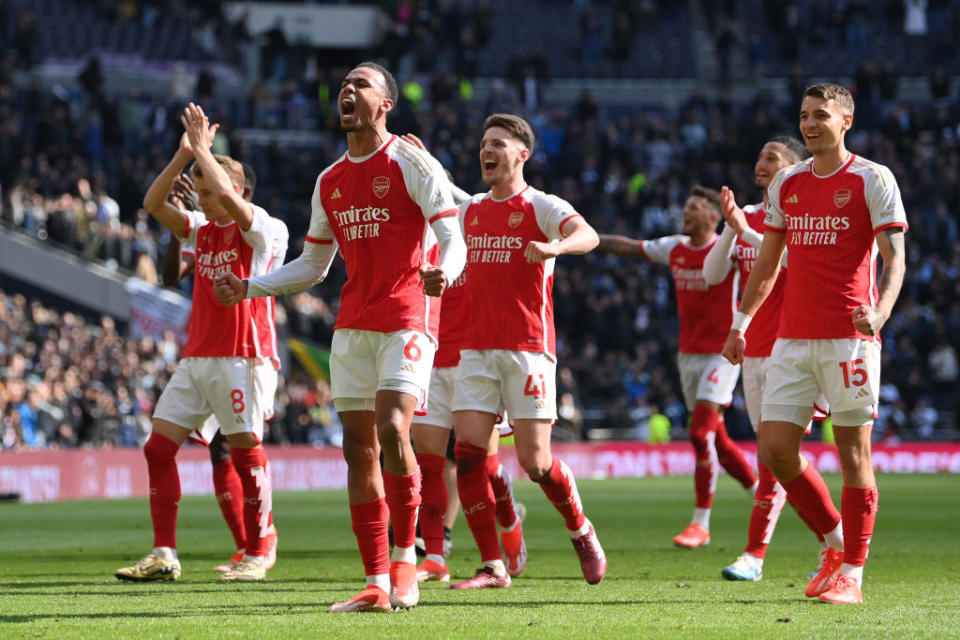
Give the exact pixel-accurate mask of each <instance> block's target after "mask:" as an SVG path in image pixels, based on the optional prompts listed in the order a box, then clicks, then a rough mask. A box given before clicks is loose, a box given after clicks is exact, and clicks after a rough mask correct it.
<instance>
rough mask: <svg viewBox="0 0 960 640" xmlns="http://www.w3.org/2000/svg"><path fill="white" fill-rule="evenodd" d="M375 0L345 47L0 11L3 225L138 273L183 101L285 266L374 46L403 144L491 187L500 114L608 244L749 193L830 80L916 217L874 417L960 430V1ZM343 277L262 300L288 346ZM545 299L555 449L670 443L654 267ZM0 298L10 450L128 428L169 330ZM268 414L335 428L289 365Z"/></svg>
mask: <svg viewBox="0 0 960 640" xmlns="http://www.w3.org/2000/svg"><path fill="white" fill-rule="evenodd" d="M227 4H229V3H227ZM240 4H243V3H240ZM314 4H321V3H308V5H314ZM337 4H344V5H348V6H357V5H360V4H361V3H356V2H351V3H337ZM377 6H378V7H380V13H379V15H380V16H381V18H382V25H381V32H382V37H381V38H379V39H378V41H377V42H376V43H375V44H374V45H373V46H371V47H366V48H361V49H359V50H357V49H353V50H350V49H334V48H327V47H322V46H316V45H314V44H311V43H309V42H305V41H304V40H303V39H298V38H296V37H295V36H292V35H291V32H290V30H289V29H288V28H286V26H285V25H284V23H283V21H282V19H278V20H276V22H275V23H273V24H272V26H270V27H269V28H266V29H263V30H261V31H259V32H257V33H254V32H253V30H252V28H251V24H250V13H249V9H248V10H246V11H245V10H244V8H243V6H240V8H239V9H236V10H231V11H228V10H227V9H228V7H227V5H225V4H222V3H220V2H215V1H213V0H208V1H206V2H189V3H188V2H186V1H185V0H153V1H150V2H129V1H122V0H97V1H94V2H88V3H74V2H67V1H66V0H0V56H2V57H0V189H2V199H0V203H2V204H0V218H2V220H3V224H4V225H5V226H4V230H3V233H17V234H27V235H29V236H31V237H33V238H35V239H37V240H40V241H43V242H46V243H49V245H50V246H51V247H56V248H57V250H69V251H72V252H75V253H77V254H78V255H81V256H83V257H84V258H85V259H87V260H90V261H91V262H93V263H98V264H102V265H105V266H107V267H108V268H110V269H114V270H116V271H118V272H120V273H123V274H135V275H136V276H138V277H140V278H141V279H143V280H146V281H148V282H151V283H157V282H158V276H157V274H158V270H159V261H160V260H161V259H162V256H163V251H164V249H165V247H166V243H167V242H168V236H167V234H166V232H165V231H163V230H161V229H160V228H159V227H158V226H157V225H156V224H155V223H154V221H152V220H151V219H150V218H149V216H148V215H147V214H146V212H145V211H143V210H142V208H141V200H142V197H143V194H144V192H145V190H146V188H147V186H148V185H149V184H150V182H151V181H152V179H153V177H154V176H155V175H156V174H157V173H158V172H159V171H160V170H161V169H162V167H163V166H164V165H165V163H166V161H167V160H168V159H169V156H170V155H171V154H172V152H173V151H174V150H175V148H176V144H177V141H178V139H179V137H180V134H181V132H182V127H181V125H180V123H179V114H180V112H181V110H182V107H183V106H184V104H185V103H186V102H187V101H190V100H196V101H198V102H200V103H201V104H202V105H203V106H204V108H205V109H206V110H207V111H208V112H209V113H211V114H212V120H214V121H216V122H219V123H220V124H221V129H220V135H218V137H217V141H216V143H215V145H216V149H215V150H216V151H218V152H221V153H228V154H230V155H232V156H233V157H235V158H237V159H238V160H241V161H245V162H248V163H250V164H251V165H252V166H253V168H254V169H255V171H256V172H257V174H258V187H257V192H256V195H255V198H254V199H255V201H256V202H257V203H259V204H261V205H262V206H264V207H265V208H266V209H267V210H268V211H270V212H271V213H272V214H273V215H275V216H277V217H279V218H281V219H283V220H284V221H285V222H286V223H287V224H288V226H289V228H290V231H291V241H292V242H291V245H292V246H291V249H290V253H289V254H288V259H291V258H293V257H295V256H296V255H298V254H299V252H300V249H301V247H302V239H303V237H304V235H305V232H306V227H307V223H308V221H309V215H310V210H309V200H310V195H311V192H312V189H313V185H314V181H315V179H316V175H317V173H318V172H319V171H320V170H321V169H322V168H323V167H325V166H326V165H327V164H329V163H330V162H332V161H333V160H334V159H336V157H337V156H338V155H339V154H341V153H342V152H343V151H344V150H345V143H344V140H343V136H342V134H340V133H339V132H338V130H337V124H336V94H337V92H338V90H339V84H340V80H341V78H342V77H343V75H345V73H346V72H347V71H348V70H349V69H350V68H351V66H352V65H353V64H355V63H356V62H359V61H360V60H362V59H375V60H378V61H381V62H383V63H384V64H385V66H387V67H388V68H390V69H391V70H393V71H394V72H395V74H396V76H397V78H398V80H399V81H400V85H401V93H402V97H401V100H400V102H399V104H398V105H397V108H396V109H395V113H394V114H393V115H392V116H391V119H390V121H389V126H390V129H391V131H393V132H395V133H405V132H412V133H415V134H417V135H419V136H420V137H421V138H422V139H423V140H424V141H425V143H426V144H427V146H428V148H429V149H430V150H431V152H432V153H433V154H434V155H436V157H437V158H438V159H439V160H440V161H441V163H442V164H443V165H444V166H445V167H446V168H448V169H449V170H450V171H451V172H452V174H453V176H454V179H455V182H456V183H457V184H458V185H460V186H461V187H463V188H464V189H466V190H468V191H471V192H476V191H481V190H483V189H484V187H483V185H482V183H481V182H480V181H479V171H478V166H477V165H478V162H477V152H478V148H479V136H480V131H479V125H480V124H481V123H482V121H483V118H484V117H485V115H487V114H488V113H491V112H495V111H502V112H512V113H517V114H521V115H523V116H524V117H526V118H527V119H528V120H529V121H530V122H531V124H532V125H533V128H534V130H535V132H536V134H537V144H536V149H535V153H534V155H533V158H532V160H531V161H530V162H529V163H528V165H527V169H526V176H527V179H528V181H529V182H530V183H531V184H533V185H535V186H537V187H538V188H541V189H544V190H546V191H548V192H552V193H556V194H557V195H559V196H561V197H563V198H565V199H567V200H568V201H570V202H571V203H573V205H574V206H575V207H576V208H577V210H578V211H580V212H582V213H583V214H584V215H585V216H586V217H587V219H588V220H589V221H590V222H591V224H593V226H594V227H595V228H597V229H598V230H599V231H601V232H608V233H623V234H627V235H631V236H634V237H639V238H651V237H657V236H661V235H667V234H671V233H675V232H677V230H678V229H679V226H680V217H681V216H680V209H681V206H682V203H683V201H684V200H685V198H686V195H687V193H688V191H689V188H690V187H691V186H692V185H694V184H704V185H707V186H711V187H714V188H719V187H720V186H722V185H729V186H730V187H731V188H732V189H733V190H734V192H735V194H736V195H737V199H738V202H740V204H746V203H749V202H758V201H759V200H760V199H761V198H762V193H760V192H759V191H758V189H757V188H756V187H755V186H754V185H753V164H754V161H755V158H756V155H757V153H758V151H759V150H760V148H761V147H762V145H763V143H764V142H765V141H766V140H767V139H769V138H770V137H772V136H775V135H783V134H793V135H797V134H796V131H797V127H796V121H797V118H796V111H797V107H798V104H799V99H800V96H801V95H802V90H803V88H804V86H806V85H807V84H809V83H810V82H811V81H812V80H814V79H816V80H823V79H825V80H835V81H838V82H841V83H842V84H845V85H846V86H848V87H850V88H851V89H852V90H853V91H854V93H855V97H856V119H855V122H854V128H853V130H852V131H851V133H850V134H849V135H848V137H847V146H848V148H850V149H851V150H852V151H854V152H855V153H857V154H860V155H863V156H865V157H868V158H870V159H872V160H875V161H877V162H880V163H882V164H885V165H887V166H889V167H890V168H891V169H892V171H893V173H894V175H895V176H896V178H897V180H898V183H899V185H900V188H901V192H902V196H903V201H904V204H905V207H906V210H907V216H908V219H909V222H910V225H911V226H910V231H909V233H908V234H907V247H908V264H907V278H906V282H905V284H904V288H903V292H902V294H901V297H900V302H899V304H898V306H897V307H896V309H895V313H894V315H893V317H892V318H891V319H890V321H889V322H888V323H887V325H886V327H885V328H884V331H883V339H884V343H883V345H884V346H883V354H884V355H883V357H884V363H883V386H882V390H881V396H882V405H881V407H880V418H879V420H878V423H877V427H876V429H875V432H876V434H877V437H878V438H885V439H905V440H913V439H932V438H939V439H957V438H958V437H960V430H958V425H957V415H958V414H957V411H958V393H957V391H958V390H960V384H958V383H960V364H958V355H957V353H958V349H960V279H958V270H960V238H958V219H960V106H958V100H957V97H956V96H957V87H956V83H957V80H958V78H957V77H955V76H954V75H952V74H953V73H955V71H956V69H958V68H960V53H958V44H957V43H958V42H960V2H957V1H956V0H952V1H947V0H940V1H937V0H874V1H872V2H867V1H865V0H836V1H830V2H827V1H824V0H796V1H788V2H763V1H762V0H720V1H716V2H713V1H710V0H703V1H693V0H691V1H689V2H657V1H655V0H636V1H630V0H565V1H554V2H551V1H548V0H395V1H391V2H381V3H378V5H377ZM49 15H57V16H61V17H62V18H61V19H58V20H47V19H45V18H44V17H45V16H49ZM144 69H149V70H150V72H149V73H145V72H144V71H143V70H144ZM2 260H3V258H2V257H0V267H2ZM344 277H345V276H344V273H343V264H342V262H339V261H338V262H336V263H335V265H334V268H333V270H332V271H331V274H330V276H329V277H328V279H327V281H325V282H324V283H322V284H321V285H319V286H318V287H315V288H314V289H313V290H311V291H310V292H308V293H302V294H298V295H296V296H288V297H286V298H284V299H282V300H281V302H282V305H281V306H280V307H278V309H279V316H280V321H281V325H282V329H281V331H282V332H283V335H286V336H306V337H308V338H309V339H311V340H313V341H315V342H317V343H320V344H329V339H330V336H331V334H332V327H333V322H334V319H335V317H336V312H337V307H338V294H339V289H340V286H341V285H342V283H343V281H344ZM554 287H555V288H554V300H555V305H556V320H557V329H558V348H559V362H560V370H559V374H558V391H559V394H558V402H559V411H560V416H561V419H560V424H559V427H558V429H557V432H556V433H557V435H558V437H568V438H571V439H579V438H593V439H598V438H606V437H618V438H645V437H646V435H647V433H648V432H649V427H650V423H651V421H654V422H657V423H661V424H662V423H663V421H664V420H665V419H666V420H669V423H670V425H671V426H672V428H673V429H674V431H675V435H678V434H679V433H680V432H681V431H682V430H683V429H684V426H685V424H686V411H685V409H684V407H683V405H682V401H681V397H680V392H679V380H678V376H677V372H676V366H675V352H676V346H677V327H678V322H677V317H676V306H675V300H674V295H673V291H672V284H671V280H670V275H669V272H668V271H667V270H666V269H665V268H661V267H659V266H654V265H649V264H647V263H644V262H642V261H632V260H622V259H617V258H614V257H610V256H605V255H602V254H598V253H592V254H589V255H587V256H586V257H575V258H569V257H568V258H562V259H561V260H559V261H558V265H557V270H556V277H555V285H554ZM0 288H2V289H3V292H2V293H0V337H2V339H0V414H2V420H3V423H2V427H0V435H2V437H3V440H2V443H3V445H2V446H3V448H5V449H11V448H22V447H66V446H77V445H82V446H134V445H138V444H142V442H143V440H144V439H145V436H146V434H147V432H148V430H149V416H150V413H151V410H152V406H153V403H154V402H155V400H156V398H157V396H158V395H159V391H160V390H162V388H163V385H164V384H165V381H166V379H167V378H168V376H169V375H170V373H171V371H172V367H173V366H174V364H175V362H176V360H177V358H178V349H177V345H176V343H175V342H174V340H173V339H172V336H170V335H167V336H158V337H156V338H149V337H145V338H141V339H133V338H131V337H129V332H128V331H127V329H126V327H124V326H122V325H119V326H118V323H116V322H115V321H114V320H112V319H111V318H109V317H100V316H99V314H97V313H96V312H95V310H90V309H82V308H81V309H78V308H74V307H72V306H70V305H64V304H62V301H59V300H58V299H57V298H56V295H55V292H49V295H44V296H43V297H42V299H40V298H38V297H37V296H36V295H35V292H34V291H32V290H27V289H24V290H23V291H21V290H20V287H19V286H18V283H17V282H16V281H14V280H12V279H11V278H9V277H7V276H6V275H5V274H4V273H3V269H2V268H0ZM180 288H181V289H182V290H183V291H184V292H189V283H184V284H182V285H181V286H180ZM277 413H278V415H277V418H276V419H275V420H274V422H273V424H272V425H271V429H270V436H269V441H272V442H279V443H286V442H294V443H304V442H309V443H314V444H327V443H333V444H336V443H338V442H339V437H340V436H339V433H340V426H339V421H338V420H337V417H336V413H335V412H334V411H333V410H332V405H331V403H330V397H329V388H328V387H327V386H326V384H325V383H323V382H314V381H313V380H311V379H310V378H309V377H307V376H306V375H305V373H304V372H303V371H300V370H299V369H297V368H296V367H294V366H292V365H291V363H290V359H289V358H287V362H286V363H285V369H284V376H283V382H282V384H281V388H280V392H279V394H278V399H277ZM727 418H728V425H729V427H730V430H731V432H732V433H733V434H734V435H735V437H736V436H739V437H750V429H749V425H748V424H747V422H746V417H745V413H744V411H743V407H742V400H741V399H740V397H739V395H738V397H737V399H736V401H735V403H734V406H733V407H732V408H731V409H730V411H728V416H727Z"/></svg>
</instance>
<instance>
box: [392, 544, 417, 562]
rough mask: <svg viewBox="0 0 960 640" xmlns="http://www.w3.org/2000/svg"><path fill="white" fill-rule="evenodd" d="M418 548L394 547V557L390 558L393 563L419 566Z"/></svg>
mask: <svg viewBox="0 0 960 640" xmlns="http://www.w3.org/2000/svg"><path fill="white" fill-rule="evenodd" d="M415 548H416V547H415V546H413V547H394V548H393V555H392V556H391V557H390V560H391V561H392V562H406V563H407V564H417V552H416V551H414V549H415Z"/></svg>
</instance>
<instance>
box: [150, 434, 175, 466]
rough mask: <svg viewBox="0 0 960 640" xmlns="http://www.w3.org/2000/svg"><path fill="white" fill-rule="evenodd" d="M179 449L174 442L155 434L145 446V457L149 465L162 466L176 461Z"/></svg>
mask: <svg viewBox="0 0 960 640" xmlns="http://www.w3.org/2000/svg"><path fill="white" fill-rule="evenodd" d="M178 449H179V447H178V446H177V445H176V443H175V442H174V441H173V440H171V439H169V438H167V437H164V436H161V435H159V434H156V433H154V434H151V435H150V438H149V439H148V440H147V442H146V444H144V445H143V456H144V457H145V458H146V459H147V463H148V464H162V463H166V462H169V461H171V460H174V459H175V458H176V456H177V450H178Z"/></svg>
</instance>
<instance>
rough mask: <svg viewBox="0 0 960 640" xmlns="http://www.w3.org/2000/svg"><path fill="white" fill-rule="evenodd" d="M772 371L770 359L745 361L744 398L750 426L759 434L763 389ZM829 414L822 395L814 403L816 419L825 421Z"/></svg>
mask: <svg viewBox="0 0 960 640" xmlns="http://www.w3.org/2000/svg"><path fill="white" fill-rule="evenodd" d="M769 369H770V358H769V357H767V358H744V359H743V398H744V401H745V402H746V405H747V415H748V416H749V417H750V426H752V427H753V432H754V433H756V432H757V426H758V425H759V424H760V406H761V404H762V403H763V388H764V387H765V386H766V378H767V371H769ZM828 413H829V409H828V404H827V399H826V397H825V396H824V395H823V394H822V393H821V394H820V397H818V398H817V401H816V402H815V403H814V417H816V418H817V419H823V418H826V417H827V414H828ZM812 427H813V423H812V422H807V429H806V432H807V433H810V431H811V430H812Z"/></svg>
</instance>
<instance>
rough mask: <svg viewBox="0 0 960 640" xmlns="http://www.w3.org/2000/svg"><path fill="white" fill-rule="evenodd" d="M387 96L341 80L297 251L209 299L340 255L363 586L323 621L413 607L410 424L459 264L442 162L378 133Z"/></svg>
mask: <svg viewBox="0 0 960 640" xmlns="http://www.w3.org/2000/svg"><path fill="white" fill-rule="evenodd" d="M397 97H398V90H397V83H396V80H395V79H394V78H393V76H392V75H391V74H390V72H389V71H387V70H386V69H384V68H383V67H381V66H380V65H378V64H376V63H372V62H364V63H361V64H359V65H357V66H356V67H355V68H354V69H352V70H351V71H350V72H349V73H348V74H347V76H346V77H345V78H344V80H343V82H342V85H341V90H340V95H339V98H338V105H339V111H340V126H341V129H342V130H343V131H344V132H345V133H346V135H347V153H346V154H344V155H343V156H342V157H340V158H339V159H338V160H337V161H336V162H334V163H333V164H332V165H330V166H329V167H327V168H326V169H325V170H324V171H322V172H321V173H320V175H319V177H318V178H317V184H316V188H315V190H314V194H313V201H312V205H313V213H312V215H311V218H310V228H309V230H308V232H307V238H306V243H305V246H304V250H303V254H302V255H301V256H300V257H299V258H297V259H296V260H294V261H293V262H291V263H289V264H287V265H284V266H283V267H281V268H280V269H278V270H277V271H276V272H273V273H271V274H269V275H266V276H260V277H257V278H251V279H250V280H249V281H247V282H241V281H240V280H238V279H236V278H231V277H225V278H224V279H223V280H222V281H221V282H220V283H219V286H220V288H219V290H218V294H219V295H220V298H221V300H222V301H224V302H225V303H227V304H235V303H236V302H238V301H239V300H242V299H244V298H246V297H259V296H265V295H275V294H281V293H291V292H294V291H301V290H303V289H306V288H307V287H310V286H312V285H313V284H315V283H316V282H318V281H320V280H322V279H323V278H324V277H325V275H326V273H327V270H328V269H329V267H330V263H331V261H332V260H333V258H334V256H335V255H336V253H337V249H338V248H339V251H340V254H341V255H342V256H343V260H344V262H345V263H346V270H347V282H346V284H345V285H344V287H343V291H342V293H341V299H340V312H339V314H338V316H337V323H336V327H335V330H334V335H333V343H332V346H331V355H330V375H331V389H332V391H333V399H334V405H335V406H336V409H337V412H338V413H339V414H340V418H341V420H342V422H343V455H344V458H345V459H346V462H347V484H348V494H349V499H350V514H351V519H352V521H353V531H354V533H355V534H356V537H357V543H358V546H359V548H360V556H361V559H362V561H363V565H364V569H365V573H366V582H367V587H366V588H365V589H363V590H362V591H361V592H360V593H359V594H357V595H356V596H354V597H352V598H350V599H348V600H347V601H345V602H339V603H335V604H334V605H333V606H332V607H331V611H334V612H352V611H366V610H388V609H390V608H391V606H393V607H411V606H414V605H416V604H417V603H418V602H419V597H420V596H419V588H418V586H417V579H416V555H415V552H414V540H415V528H416V514H417V509H418V507H419V505H420V502H421V496H420V482H421V476H420V470H419V468H418V466H417V461H416V457H415V454H414V452H413V449H412V447H411V444H410V424H411V420H412V418H413V415H414V413H415V411H417V410H418V409H421V408H422V407H423V405H424V404H425V401H426V396H427V392H428V389H429V384H430V371H431V368H432V365H433V355H434V351H435V349H436V337H435V336H436V334H437V329H438V321H439V309H440V305H439V304H438V302H439V299H438V297H439V296H440V295H441V294H442V293H443V292H444V291H445V290H446V288H447V287H448V286H449V285H450V283H451V282H453V281H454V280H456V278H457V277H458V276H459V275H460V272H461V271H462V270H463V265H464V260H465V247H464V244H463V234H462V231H461V229H460V223H459V220H458V218H457V208H456V205H455V204H454V202H453V199H452V197H451V186H450V182H449V180H448V179H447V177H446V174H445V173H444V170H443V168H442V167H441V166H440V163H439V162H437V160H436V159H435V158H433V157H432V156H431V155H430V154H428V153H426V152H424V151H423V150H421V149H418V148H416V147H415V146H414V145H411V144H410V143H408V142H405V141H403V140H402V139H400V138H398V137H397V136H394V135H392V134H390V133H389V132H388V131H387V128H386V119H387V114H388V113H389V112H390V110H391V109H392V108H393V106H394V104H395V102H396V100H397ZM380 452H382V453H383V469H382V471H381V468H380V465H379V454H380ZM388 518H389V520H390V522H391V523H392V525H393V531H394V551H393V556H392V559H391V556H390V554H389V547H388V542H387V520H388Z"/></svg>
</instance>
